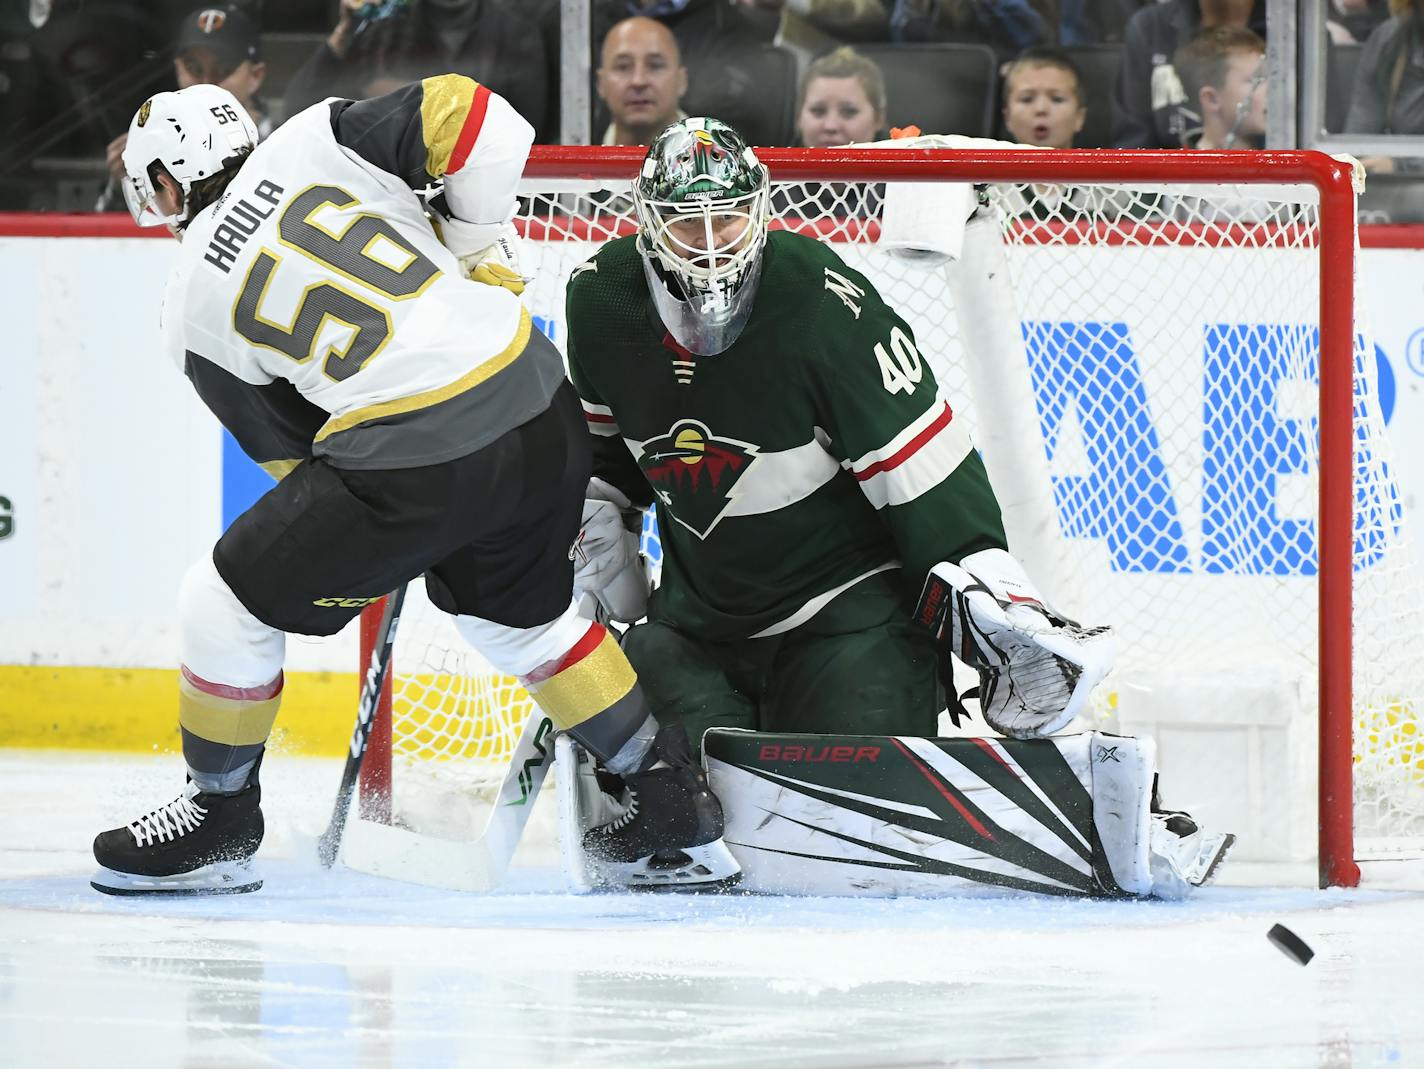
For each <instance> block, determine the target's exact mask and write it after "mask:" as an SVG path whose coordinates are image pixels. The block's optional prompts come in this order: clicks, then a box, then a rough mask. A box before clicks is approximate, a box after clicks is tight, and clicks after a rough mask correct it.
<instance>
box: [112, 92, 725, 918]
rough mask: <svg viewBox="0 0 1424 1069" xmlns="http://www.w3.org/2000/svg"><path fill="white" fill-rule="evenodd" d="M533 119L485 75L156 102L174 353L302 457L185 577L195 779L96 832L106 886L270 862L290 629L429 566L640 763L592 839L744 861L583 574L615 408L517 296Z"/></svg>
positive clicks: (514, 661)
mask: <svg viewBox="0 0 1424 1069" xmlns="http://www.w3.org/2000/svg"><path fill="white" fill-rule="evenodd" d="M533 138H534V130H533V127H532V126H531V125H530V124H529V123H528V122H526V121H525V120H524V119H522V118H521V117H520V116H519V115H518V113H516V112H515V110H514V108H513V107H512V106H511V105H510V104H509V103H508V102H507V101H505V100H504V98H502V97H500V96H498V95H497V94H495V93H492V92H490V91H489V89H488V88H486V87H484V86H481V85H479V84H477V83H475V82H473V81H471V80H470V79H468V78H465V77H462V76H459V75H443V76H439V77H434V78H429V79H426V80H425V81H424V82H416V83H413V84H411V85H409V86H406V87H405V88H403V89H401V90H399V91H397V92H395V93H392V94H390V95H388V96H385V97H380V98H376V99H373V100H369V101H360V102H356V101H351V100H340V99H334V100H330V101H327V102H324V103H321V104H316V105H313V106H312V107H311V108H308V109H307V110H306V111H304V112H302V113H301V114H299V115H296V116H293V117H292V118H291V119H289V120H288V121H287V123H286V124H285V125H283V126H282V127H281V128H280V129H279V130H278V131H277V132H275V133H274V134H273V136H272V137H271V138H269V139H268V140H267V141H265V142H263V143H262V144H261V145H260V146H259V145H257V131H256V128H255V127H254V126H253V123H252V121H251V119H250V118H249V117H248V116H247V115H246V113H245V112H244V111H243V110H242V106H241V104H240V103H239V102H238V101H237V99H236V98H235V97H234V96H233V95H232V94H231V93H228V92H227V91H226V90H224V89H221V88H219V87H217V86H206V85H203V86H193V87H191V88H188V89H185V90H182V91H180V92H177V93H160V94H158V95H157V96H155V97H152V98H151V99H149V100H148V101H146V102H145V103H144V104H143V105H142V107H140V108H139V110H138V113H137V115H135V117H134V120H133V123H132V125H131V127H130V130H129V139H128V144H127V146H126V147H125V149H124V163H125V167H126V170H127V184H126V188H127V190H128V192H129V194H130V203H131V205H132V206H133V209H134V213H135V218H136V219H137V220H138V221H139V222H140V223H141V224H143V225H150V226H153V225H167V226H168V227H169V228H170V229H171V230H172V231H173V233H174V234H175V236H177V237H179V238H180V239H181V240H182V245H181V248H180V250H179V253H178V256H177V263H176V265H175V267H174V270H173V273H172V275H171V276H170V279H169V282H168V286H167V289H166V291H165V293H164V299H163V304H162V319H163V334H164V342H165V345H166V346H167V348H168V355H169V357H170V358H171V359H172V360H174V361H175V363H177V365H178V366H179V367H181V368H183V370H184V371H185V373H186V374H187V376H188V377H189V379H191V380H192V383H193V386H194V388H195V389H196V390H197V392H198V395H199V396H200V397H201V398H202V399H203V401H204V403H206V404H207V405H208V407H209V408H210V409H211V410H212V411H213V413H214V414H215V415H216V416H217V417H218V418H219V420H221V422H222V423H223V424H224V425H225V426H226V427H227V428H228V430H230V431H231V432H232V434H233V436H234V437H235V438H236V439H237V441H238V442H239V444H241V446H242V447H243V449H244V450H245V451H246V452H247V453H248V454H249V455H250V456H251V457H252V458H253V459H254V460H256V461H258V462H259V463H261V464H262V465H263V466H264V467H265V468H266V469H267V470H268V471H269V472H271V473H273V474H274V475H277V476H278V477H279V478H280V480H281V481H280V482H279V483H278V484H277V486H276V487H274V488H273V489H272V490H271V491H269V492H268V493H267V494H266V495H265V496H264V497H262V498H261V499H260V500H259V501H258V502H257V503H256V504H255V505H254V506H253V507H252V508H250V509H249V510H248V511H247V512H245V513H244V514H243V515H242V516H240V517H238V519H237V520H235V521H234V522H233V524H232V526H231V527H229V529H228V530H227V532H226V533H225V534H224V535H223V536H222V537H221V538H220V539H219V540H218V543H217V545H216V546H215V547H214V550H213V552H212V553H211V554H210V555H205V556H204V557H203V559H202V560H199V561H198V562H197V563H195V564H194V565H193V566H192V568H191V569H190V570H189V572H188V574H187V575H186V576H185V578H184V581H183V586H182V589H181V592H180V595H179V616H180V634H181V649H180V653H181V665H182V668H181V677H180V679H179V721H180V724H181V726H182V739H183V755H184V759H185V761H186V763H187V766H188V784H187V786H186V788H185V789H184V790H183V791H182V793H181V794H180V795H179V796H178V797H177V799H175V800H174V801H173V802H170V803H168V804H167V805H163V806H160V807H158V808H157V809H154V810H152V811H151V812H149V813H147V814H145V815H143V816H141V817H139V818H138V819H136V820H134V821H133V822H132V823H130V824H128V825H126V826H121V827H118V828H115V829H113V830H111V831H107V832H104V833H103V834H101V835H99V836H98V838H97V839H96V840H95V842H94V854H95V857H96V858H97V859H98V861H99V864H100V865H101V866H103V867H102V868H101V870H100V872H99V873H98V874H97V875H96V876H95V877H94V880H93V884H94V886H95V887H96V888H97V889H99V890H101V891H105V892H108V893H113V894H155V893H156V894H175V893H177V894H184V893H199V894H203V893H232V892H238V891H251V890H256V889H257V888H258V887H259V886H261V884H260V881H258V880H257V879H256V878H255V877H254V875H253V873H252V871H251V868H250V866H249V862H250V860H251V858H252V856H253V855H254V854H255V853H256V851H257V848H258V845H259V844H260V843H261V840H262V834H263V823H262V812H261V808H260V805H259V802H260V798H261V792H260V787H259V785H258V768H259V766H260V764H261V761H262V756H263V751H264V747H265V744H266V740H267V737H268V735H269V733H270V732H271V729H272V725H273V721H274V720H275V718H276V715H277V707H278V704H279V703H280V701H281V695H282V686H283V676H282V664H283V659H284V651H285V642H286V635H287V634H288V633H300V634H311V635H331V634H335V633H336V632H337V631H339V630H340V629H341V628H342V627H343V626H345V624H346V623H347V622H349V621H350V619H351V618H352V617H353V616H355V615H356V613H358V612H359V611H360V609H361V607H362V606H363V605H365V604H368V603H370V602H372V601H375V600H377V599H378V598H379V597H380V596H381V595H383V594H385V593H386V592H387V591H390V590H394V589H397V588H399V587H401V586H402V585H403V584H405V583H407V582H409V581H411V580H413V579H415V578H416V577H418V576H420V575H422V574H424V575H425V577H426V589H427V591H428V592H429V595H430V599H431V601H432V602H433V603H434V604H435V605H436V606H437V607H438V608H440V609H442V610H444V611H445V612H448V613H450V614H452V615H453V616H454V617H455V626H456V628H457V629H458V630H459V631H460V633H461V634H462V635H463V636H464V637H465V638H466V639H467V640H469V641H470V642H471V643H472V644H473V645H475V646H476V647H477V648H479V649H480V650H481V652H482V653H483V654H484V656H485V658H486V659H487V660H488V661H489V662H490V663H491V664H493V665H495V666H496V667H497V668H498V669H499V670H500V671H502V672H504V673H506V674H509V675H513V676H517V677H519V678H520V679H521V681H522V682H523V683H524V685H525V686H526V687H527V688H528V689H529V690H530V691H531V692H532V694H533V695H534V697H535V701H536V702H538V704H539V705H540V706H541V708H542V709H543V710H544V712H545V713H546V714H547V715H548V716H549V717H550V718H551V719H552V720H553V721H554V723H555V724H556V725H558V726H560V727H562V728H564V729H565V730H567V731H568V732H569V733H570V734H571V735H573V736H574V737H575V738H577V739H579V740H580V742H581V743H582V744H583V745H584V746H585V747H587V749H588V750H589V751H590V752H592V753H594V754H596V755H597V756H598V758H599V760H600V761H601V762H602V763H603V765H604V767H606V768H607V769H608V770H609V771H611V772H614V773H617V774H619V775H621V776H622V777H623V779H624V782H625V783H626V785H627V789H628V790H627V798H626V799H625V802H626V803H627V804H626V805H625V807H624V809H623V811H622V815H621V817H620V818H619V819H618V820H617V821H616V823H613V824H611V825H610V826H609V827H607V828H602V829H595V830H593V831H592V832H591V834H590V836H589V840H588V844H587V845H588V848H589V849H590V850H591V851H592V852H594V853H596V854H597V855H599V856H600V857H602V858H603V859H604V860H606V861H608V862H610V863H612V864H614V865H621V866H624V867H625V868H626V869H628V870H629V871H633V872H636V871H639V870H640V869H645V868H646V867H647V866H648V865H649V864H650V863H651V862H652V861H653V857H654V855H657V854H667V853H671V855H672V856H673V857H674V859H680V861H679V860H675V861H674V863H673V864H670V865H663V864H661V863H660V864H659V870H660V874H661V875H662V876H663V877H664V879H665V880H666V879H668V878H672V879H676V878H677V876H678V874H679V873H686V874H687V876H688V879H690V880H704V879H706V880H717V879H722V878H729V877H732V876H735V875H736V873H737V871H738V869H737V867H736V863H735V862H734V861H732V859H731V858H730V855H728V854H727V852H726V850H725V848H724V847H722V846H721V843H720V838H719V837H720V835H721V827H722V826H721V819H722V818H721V811H720V809H719V808H718V806H717V802H716V799H715V798H713V797H712V794H711V792H710V791H709V790H708V789H707V785H706V779H705V777H704V776H703V775H702V773H701V771H700V769H698V768H697V767H696V765H695V764H694V763H693V761H692V758H691V756H690V754H689V752H688V746H687V739H686V736H685V735H684V734H682V732H681V729H680V728H679V727H677V726H676V725H674V726H673V727H671V728H670V729H668V730H663V731H660V730H659V729H658V724H657V722H656V721H655V720H654V719H653V718H652V716H651V715H650V714H649V710H648V706H647V702H646V701H645V699H644V697H643V693H642V690H641V689H640V687H639V685H638V681H637V677H636V676H635V674H634V672H633V670H632V669H631V668H630V667H629V665H628V662H627V661H626V660H625V658H624V656H623V654H622V653H621V652H620V651H619V649H618V646H617V643H616V642H614V640H613V639H612V638H611V637H610V636H609V634H608V633H607V632H606V631H605V630H604V628H603V627H602V626H601V625H598V624H593V625H590V624H589V622H588V621H586V620H582V619H581V618H580V617H579V616H578V613H577V609H576V607H575V605H574V603H573V600H572V596H571V594H572V578H573V565H572V562H571V559H570V558H571V553H570V549H569V547H570V545H571V543H572V542H573V540H574V536H575V534H576V533H577V531H578V529H579V524H580V514H581V510H582V505H583V500H584V487H585V485H586V484H587V481H588V473H589V447H588V438H587V433H586V431H585V429H584V425H583V420H582V414H581V412H580V409H579V403H578V399H577V396H576V395H575V394H574V392H573V389H572V387H571V386H570V385H569V384H568V382H567V380H566V379H565V378H564V374H563V362H562V360H561V358H560V356H559V353H558V352H557V350H555V349H554V347H553V345H552V344H551V343H550V342H549V341H548V340H547V339H546V338H544V336H543V335H542V334H541V333H540V332H539V331H538V330H535V329H533V327H532V322H531V318H530V315H529V312H528V310H527V309H526V308H525V307H524V305H523V302H522V301H521V300H520V297H519V294H520V293H521V292H522V290H523V285H524V282H523V279H522V277H521V276H520V274H519V269H518V264H517V260H516V256H515V253H514V246H513V241H512V237H511V235H512V231H511V230H510V220H511V218H512V216H513V214H514V210H515V197H514V193H515V188H516V185H517V183H518V181H519V177H520V175H521V173H522V171H523V168H524V164H525V161H526V159H527V157H528V153H529V147H530V145H531V143H532V141H533ZM435 183H438V184H439V185H440V192H439V194H438V195H437V196H435V197H434V198H433V199H432V201H431V202H429V204H427V203H424V202H422V200H421V198H420V197H418V196H417V195H416V192H415V191H416V190H417V189H420V190H424V189H426V187H428V186H431V185H432V184H435ZM427 211H430V212H432V213H434V215H435V216H436V217H437V219H438V222H437V224H436V225H435V226H432V223H431V221H430V219H429V218H428V217H427ZM378 357H379V358H378ZM694 866H695V868H696V871H695V872H694V871H693V869H694Z"/></svg>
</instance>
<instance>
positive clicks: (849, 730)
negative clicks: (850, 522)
mask: <svg viewBox="0 0 1424 1069" xmlns="http://www.w3.org/2000/svg"><path fill="white" fill-rule="evenodd" d="M911 609H912V606H911V605H910V603H909V602H908V601H907V600H906V598H905V596H904V592H903V591H902V590H901V589H900V586H899V574H898V572H889V573H882V574H880V575H874V576H870V577H869V578H867V579H865V580H864V581H863V582H861V583H858V584H857V585H856V586H854V587H852V588H851V589H850V590H847V591H846V592H845V593H843V594H841V595H840V596H839V597H837V598H836V599H835V600H834V601H832V602H831V603H830V604H829V605H827V606H826V607H825V608H824V609H822V610H821V612H820V613H818V614H817V615H816V616H815V617H813V618H812V619H811V620H809V621H807V622H806V623H805V624H802V625H801V626H800V627H798V628H795V629H794V630H791V631H788V632H786V633H785V634H781V635H776V636H773V637H770V638H750V639H742V640H740V641H735V642H708V641H705V640H703V639H700V638H697V637H696V636H694V635H690V634H687V633H686V632H683V631H679V630H677V629H676V628H674V627H672V626H670V625H669V624H667V623H663V622H659V621H649V622H648V623H644V624H639V625H638V626H636V627H633V628H631V629H629V631H628V632H627V634H626V635H625V636H624V638H623V652H624V653H626V654H627V656H628V660H629V661H630V662H631V663H632V665H633V667H634V669H635V670H636V671H637V673H638V679H639V681H640V682H641V683H642V686H643V692H644V693H645V694H646V695H647V697H648V701H649V704H650V705H651V707H652V711H653V714H654V715H655V716H657V718H658V720H659V721H660V722H661V723H669V722H671V721H672V720H681V721H682V722H683V723H684V724H685V725H686V727H687V732H688V736H689V737H690V738H691V739H692V740H693V743H694V745H698V746H700V743H701V739H702V734H703V732H705V731H706V730H707V729H708V728H713V727H726V728H748V729H752V730H756V731H791V732H816V733H840V734H855V735H933V734H935V731H936V728H937V722H938V713H939V710H940V709H941V708H942V706H943V704H944V703H943V701H942V700H941V698H942V695H941V693H940V691H939V688H938V683H937V680H936V674H935V651H934V648H933V646H932V645H931V643H930V639H929V634H928V632H926V631H924V630H923V629H922V628H920V627H919V626H917V625H916V624H915V623H914V622H913V621H912V620H911V618H910V614H911ZM867 620H871V621H874V622H872V623H867V622H866V621H867Z"/></svg>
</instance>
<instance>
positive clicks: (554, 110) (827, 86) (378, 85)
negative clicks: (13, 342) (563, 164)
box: [0, 0, 1424, 222]
mask: <svg viewBox="0 0 1424 1069" xmlns="http://www.w3.org/2000/svg"><path fill="white" fill-rule="evenodd" d="M1268 6H1269V5H1268V3H1267V0H579V2H578V3H575V4H570V3H569V2H568V0H245V2H230V3H226V4H201V3H193V2H191V0H0V144H3V146H4V151H3V153H0V209H4V210H31V211H45V210H52V211H90V210H100V211H107V210H113V211H117V210H122V207H123V199H122V197H121V196H119V195H118V187H117V184H116V176H117V175H118V174H119V173H120V169H121V164H120V162H119V154H120V152H121V151H122V147H123V135H124V131H125V130H126V129H127V127H128V123H129V119H130V118H131V116H132V115H133V113H134V110H135V109H136V108H137V106H138V105H139V104H140V103H141V102H142V101H143V100H144V98H145V97H147V96H148V95H150V94H152V93H154V92H157V91H160V90H164V89H173V88H176V87H179V86H186V85H191V84H194V83H196V82H214V83H218V84H221V85H223V86H225V87H226V88H228V89H230V90H231V91H232V92H233V93H234V94H235V95H236V96H237V97H238V98H239V99H240V100H242V101H243V103H244V104H245V105H247V107H248V109H249V111H251V113H252V115H253V117H254V119H255V120H256V121H257V123H258V128H259V130H260V131H261V133H262V134H263V136H266V134H268V133H270V132H271V130H273V129H275V128H276V127H277V126H279V125H280V124H281V123H282V121H283V120H284V119H285V118H286V117H288V116H290V115H293V114H295V113H296V112H298V111H300V110H301V109H303V108H305V107H308V106H310V105H311V104H313V103H315V102H317V101H319V100H321V99H323V98H325V97H328V96H343V97H366V96H373V95H377V94H379V93H382V92H386V91H388V90H389V89H391V88H394V87H395V86H397V85H400V84H402V83H404V82H407V81H410V80H412V79H418V78H421V77H424V76H426V75H430V74H437V73H443V72H446V71H456V72H459V73H463V74H467V75H469V76H471V77H473V78H475V79H477V80H479V81H481V82H483V83H485V84H487V85H489V86H490V87H491V88H492V89H495V90H496V91H498V92H500V93H501V94H503V95H504V96H505V97H507V98H508V99H509V100H510V101H511V102H512V103H513V104H514V106H515V107H516V108H518V109H519V111H520V112H522V113H523V114H524V115H525V117H526V118H528V119H529V121H530V122H531V123H533V125H534V126H535V128H536V130H537V131H538V139H539V141H541V142H544V143H559V142H563V143H574V142H585V143H595V144H598V143H602V144H645V143H647V141H648V140H649V139H650V137H651V136H652V135H653V134H654V133H656V132H657V130H659V129H660V128H661V127H662V126H663V125H665V124H666V123H667V122H670V121H672V120H673V119H675V118H677V117H678V116H679V115H682V114H709V115H717V116H719V117H721V118H723V119H725V120H727V121H729V122H731V123H733V124H734V125H736V126H738V127H740V128H741V129H742V130H743V132H744V133H745V134H746V135H747V137H748V140H750V141H751V142H752V143H753V144H757V145H812V146H824V145H841V144H848V143H852V142H863V141H870V140H875V139H878V138H882V137H885V136H888V134H889V133H890V132H891V131H892V130H894V129H896V128H904V127H910V126H914V127H917V128H919V129H920V130H921V131H923V132H925V133H957V134H968V135H974V136H981V137H995V138H1004V139H1008V140H1013V141H1018V142H1022V143H1028V144H1038V145H1049V146H1056V147H1069V146H1072V147H1079V148H1092V147H1126V148H1166V149H1182V150H1184V151H1186V150H1192V149H1251V148H1261V147H1264V146H1265V143H1266V136H1267V99H1268V97H1269V98H1270V99H1271V100H1272V101H1284V102H1285V104H1286V106H1287V107H1291V108H1294V107H1295V91H1296V86H1297V85H1298V84H1301V83H1302V81H1303V80H1305V78H1306V77H1307V76H1314V75H1318V78H1319V81H1320V82H1323V85H1324V107H1323V115H1322V116H1321V124H1320V126H1321V128H1320V130H1319V133H1320V134H1322V135H1324V134H1332V133H1333V134H1356V135H1372V136H1373V139H1374V141H1375V142H1377V143H1378V142H1382V141H1386V140H1388V139H1390V138H1394V137H1399V136H1405V137H1408V136H1409V135H1416V136H1417V135H1420V134H1424V0H1300V3H1299V5H1298V7H1296V8H1295V9H1294V14H1295V16H1296V17H1295V18H1294V19H1293V24H1292V25H1290V26H1289V27H1287V30H1286V31H1285V32H1289V33H1291V34H1295V35H1300V36H1301V39H1302V40H1305V39H1307V37H1309V33H1308V31H1311V30H1314V31H1315V32H1314V36H1313V37H1312V38H1310V39H1313V40H1317V41H1319V42H1321V44H1322V48H1320V49H1319V50H1318V51H1317V52H1316V53H1312V52H1311V51H1310V49H1308V48H1307V49H1304V50H1303V51H1302V50H1298V49H1293V50H1292V52H1291V55H1292V56H1295V55H1297V54H1298V55H1299V59H1298V60H1297V61H1296V63H1295V69H1292V70H1270V65H1269V64H1268V62H1267V49H1268V45H1267V42H1268V40H1269V37H1270V34H1271V33H1272V32H1280V27H1279V26H1278V25H1271V24H1268V18H1267V9H1268ZM570 10H574V11H576V12H577V14H578V15H579V17H578V18H577V19H571V18H570V17H569V16H568V12H569V11H570ZM1268 72H1269V73H1268ZM572 80H577V81H579V82H580V83H582V82H583V81H585V80H586V81H587V84H586V85H582V84H580V85H578V86H573V88H576V89H578V90H579V91H578V92H573V93H570V92H569V89H570V88H571V85H570V84H566V83H569V82H571V81H572ZM570 101H573V102H574V104H573V106H572V108H573V111H575V112H576V113H570V112H571V105H570ZM1273 106H1278V105H1274V104H1273ZM1277 140H1279V139H1277ZM1271 147H1289V146H1286V145H1282V144H1279V143H1276V144H1273V145H1272V146H1271ZM1360 155H1361V156H1362V158H1363V159H1364V161H1365V164H1366V166H1367V168H1368V170H1369V171H1370V173H1371V179H1370V182H1369V188H1368V190H1367V193H1366V195H1365V197H1364V198H1363V199H1362V202H1361V214H1362V219H1365V220H1367V221H1372V222H1418V221H1424V161H1421V160H1419V159H1417V158H1415V157H1413V156H1411V155H1410V154H1409V153H1408V152H1405V151H1400V152H1368V153H1360Z"/></svg>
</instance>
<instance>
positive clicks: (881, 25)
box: [733, 0, 893, 41]
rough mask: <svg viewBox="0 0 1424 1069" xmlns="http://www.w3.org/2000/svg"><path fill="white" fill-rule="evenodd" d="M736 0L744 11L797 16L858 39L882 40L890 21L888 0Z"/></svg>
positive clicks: (838, 34)
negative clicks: (886, 0)
mask: <svg viewBox="0 0 1424 1069" xmlns="http://www.w3.org/2000/svg"><path fill="white" fill-rule="evenodd" d="M891 2H892V3H893V0H891ZM733 3H735V4H736V5H737V6H738V7H740V8H742V9H743V10H745V11H762V12H774V13H776V14H778V15H782V16H785V15H794V16H796V17H798V18H802V19H805V20H806V21H807V22H809V23H810V24H811V25H812V26H814V27H816V29H818V30H820V31H821V32H822V33H827V34H830V35H831V36H832V37H852V38H854V39H856V40H858V41H870V40H876V39H883V38H884V37H885V35H886V32H887V29H888V26H889V21H890V13H889V11H888V10H887V4H886V2H885V0H733Z"/></svg>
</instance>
